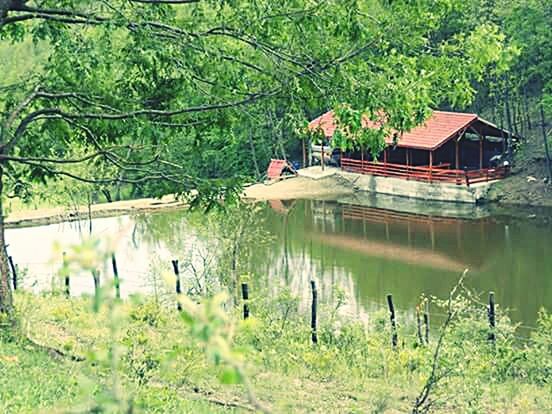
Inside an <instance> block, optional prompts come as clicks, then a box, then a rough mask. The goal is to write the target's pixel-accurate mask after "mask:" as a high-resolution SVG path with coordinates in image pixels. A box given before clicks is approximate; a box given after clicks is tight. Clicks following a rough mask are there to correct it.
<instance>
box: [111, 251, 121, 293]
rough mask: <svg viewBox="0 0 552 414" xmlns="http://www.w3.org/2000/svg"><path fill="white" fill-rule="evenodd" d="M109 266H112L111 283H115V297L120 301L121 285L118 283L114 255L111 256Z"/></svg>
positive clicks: (117, 271)
mask: <svg viewBox="0 0 552 414" xmlns="http://www.w3.org/2000/svg"><path fill="white" fill-rule="evenodd" d="M111 265H112V266H113V282H114V283H115V297H116V298H117V299H121V284H120V281H119V270H118V269H117V259H116V258H115V253H113V254H112V255H111Z"/></svg>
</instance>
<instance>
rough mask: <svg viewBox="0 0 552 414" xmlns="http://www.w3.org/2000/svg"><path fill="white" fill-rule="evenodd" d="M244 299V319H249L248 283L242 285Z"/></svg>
mask: <svg viewBox="0 0 552 414" xmlns="http://www.w3.org/2000/svg"><path fill="white" fill-rule="evenodd" d="M241 288H242V299H243V319H247V318H249V286H247V283H242V284H241Z"/></svg>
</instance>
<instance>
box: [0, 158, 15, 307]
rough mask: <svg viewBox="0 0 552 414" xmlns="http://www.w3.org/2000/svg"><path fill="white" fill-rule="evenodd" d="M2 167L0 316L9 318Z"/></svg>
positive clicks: (0, 185)
mask: <svg viewBox="0 0 552 414" xmlns="http://www.w3.org/2000/svg"><path fill="white" fill-rule="evenodd" d="M2 174H3V167H2V166H0V314H7V315H9V316H11V314H12V311H13V298H12V291H11V285H10V274H11V273H10V266H9V263H8V252H7V250H6V239H5V237H4V235H5V234H4V209H3V205H2V189H3V188H2V186H3V177H2Z"/></svg>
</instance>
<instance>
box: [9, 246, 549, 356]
mask: <svg viewBox="0 0 552 414" xmlns="http://www.w3.org/2000/svg"><path fill="white" fill-rule="evenodd" d="M171 264H172V266H171ZM10 265H11V270H12V283H13V287H14V289H18V288H19V289H21V288H23V289H28V290H31V291H41V290H42V291H43V290H47V289H49V288H50V289H51V288H53V287H54V286H55V287H57V289H59V290H64V291H65V294H66V296H71V294H73V295H80V294H83V293H94V292H95V290H96V289H98V288H99V286H100V282H98V283H96V280H95V278H93V277H92V276H93V275H92V274H91V273H90V274H86V272H79V273H77V274H75V275H70V276H67V275H66V276H65V284H64V285H63V283H62V280H61V273H60V270H61V269H62V266H63V261H62V260H60V261H59V262H53V261H49V262H38V261H25V262H19V263H15V262H14V261H13V258H12V257H11V256H10ZM171 267H172V270H173V273H174V277H175V286H174V290H173V291H172V292H171V290H170V288H169V289H165V291H164V292H161V293H163V294H168V295H172V296H174V298H173V299H172V300H174V301H176V307H177V309H178V310H181V306H180V303H179V301H178V300H177V295H180V294H182V275H181V274H180V266H179V263H178V260H173V261H172V263H166V268H165V269H164V270H162V271H160V270H159V269H150V270H148V271H144V270H138V269H136V268H132V267H126V266H124V265H123V266H122V267H121V266H120V265H119V264H118V263H116V258H115V256H114V255H113V256H112V267H111V268H109V267H108V266H106V269H104V270H105V271H107V273H108V274H107V275H106V276H107V277H110V278H113V279H115V286H116V289H117V297H120V290H119V289H120V287H121V285H122V286H124V292H125V293H126V294H127V295H129V294H131V293H135V292H136V293H147V292H150V293H151V292H152V291H153V290H155V291H156V293H159V292H158V291H159V290H163V284H162V283H160V282H159V279H160V277H161V275H160V273H161V272H163V271H170V269H171ZM29 268H32V269H33V273H32V277H30V276H29V275H28V274H27V273H28V269H29ZM99 277H100V280H101V275H100V276H99ZM104 277H105V276H104ZM56 279H57V280H56ZM74 280H78V283H74ZM56 282H57V283H56ZM313 283H315V282H314V281H311V282H310V285H311V289H313V286H315V285H313ZM165 288H166V287H165ZM241 289H242V293H243V297H242V301H243V306H244V309H243V314H244V318H247V317H249V314H250V303H251V302H252V301H251V300H250V299H249V286H248V284H247V283H242V284H241ZM314 289H315V288H314ZM315 290H316V289H315ZM425 301H426V306H418V307H416V310H415V311H414V312H413V311H412V309H405V308H400V307H399V308H397V309H395V306H394V303H393V298H392V295H387V304H388V308H389V309H388V310H389V323H390V326H391V330H392V343H393V346H394V347H396V346H397V339H396V338H397V330H398V328H400V327H401V326H402V322H403V321H406V322H408V323H406V324H405V326H414V327H416V325H417V329H418V336H419V337H420V338H421V339H422V341H424V339H423V338H425V342H428V341H429V332H430V326H429V324H430V321H433V322H434V321H435V320H437V323H436V324H435V326H432V327H431V330H434V329H435V328H436V327H437V326H438V325H439V322H441V321H443V320H446V319H447V318H449V316H450V315H449V314H448V313H446V312H444V311H442V310H441V308H440V307H439V308H437V310H435V306H436V305H435V304H434V305H433V306H431V301H430V300H428V299H427V298H426V299H425ZM314 302H316V303H314ZM318 302H319V298H318V291H317V290H316V300H315V301H314V299H313V303H311V314H312V318H314V319H315V322H314V323H313V327H312V329H313V330H315V329H316V319H317V317H318V308H317V307H318ZM363 302H364V303H363V304H364V306H365V307H366V308H368V309H371V310H375V309H377V310H381V309H382V308H383V306H385V305H384V303H383V302H384V301H383V298H382V302H378V301H375V300H363ZM474 305H475V307H471V308H468V309H461V311H460V313H461V314H462V315H463V316H470V317H473V318H474V319H476V320H479V321H484V320H485V319H486V320H487V322H488V332H489V335H488V337H487V338H485V341H490V342H496V339H497V335H496V334H497V333H500V331H499V327H497V321H498V322H500V320H501V318H502V316H503V313H502V311H501V312H500V313H497V312H496V311H495V309H494V294H493V293H490V295H489V303H488V304H485V303H483V302H480V301H476V302H475V303H474ZM313 306H314V307H313ZM315 308H316V309H315ZM416 322H417V324H416ZM498 325H500V324H498ZM422 330H423V332H422ZM537 331H538V329H537V328H536V327H535V326H529V325H526V324H521V323H519V324H515V323H514V330H513V332H511V333H507V334H506V336H505V338H507V339H513V340H515V341H518V342H519V343H524V344H535V343H537V341H535V340H534V339H532V338H531V335H532V334H533V333H534V332H537ZM315 336H316V335H315V334H314V333H313V338H314V337H315Z"/></svg>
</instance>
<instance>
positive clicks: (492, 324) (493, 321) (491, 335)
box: [487, 292, 496, 345]
mask: <svg viewBox="0 0 552 414" xmlns="http://www.w3.org/2000/svg"><path fill="white" fill-rule="evenodd" d="M487 316H488V317H489V328H490V331H489V338H488V339H489V341H491V342H492V343H493V345H494V344H495V342H496V335H495V328H496V319H495V301H494V292H489V307H488V309H487Z"/></svg>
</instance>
